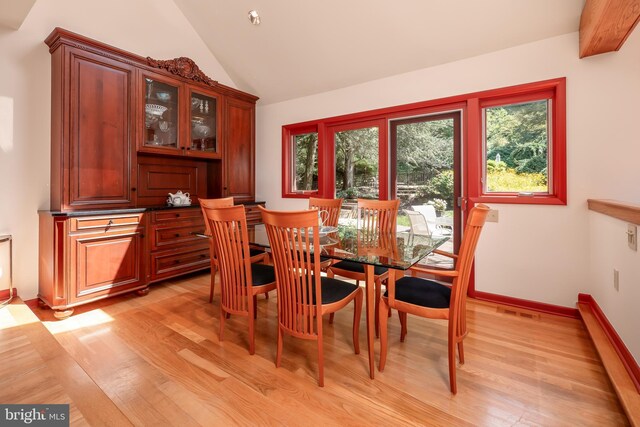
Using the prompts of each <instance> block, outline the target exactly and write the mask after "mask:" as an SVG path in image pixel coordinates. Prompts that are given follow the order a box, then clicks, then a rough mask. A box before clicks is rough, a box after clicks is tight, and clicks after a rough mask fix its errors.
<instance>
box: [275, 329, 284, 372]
mask: <svg viewBox="0 0 640 427" xmlns="http://www.w3.org/2000/svg"><path fill="white" fill-rule="evenodd" d="M282 338H283V337H282V328H281V327H280V325H278V345H277V347H276V368H279V367H280V359H281V358H282Z"/></svg>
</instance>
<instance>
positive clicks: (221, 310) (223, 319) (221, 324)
mask: <svg viewBox="0 0 640 427" xmlns="http://www.w3.org/2000/svg"><path fill="white" fill-rule="evenodd" d="M227 316H228V314H227V313H225V312H224V308H222V304H220V338H219V340H220V342H222V335H223V334H224V321H225V319H226V318H227Z"/></svg>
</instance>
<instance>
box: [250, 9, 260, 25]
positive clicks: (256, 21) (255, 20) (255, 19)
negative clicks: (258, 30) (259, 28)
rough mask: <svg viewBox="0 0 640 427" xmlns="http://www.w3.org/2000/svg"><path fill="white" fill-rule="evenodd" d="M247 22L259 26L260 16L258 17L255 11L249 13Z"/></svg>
mask: <svg viewBox="0 0 640 427" xmlns="http://www.w3.org/2000/svg"><path fill="white" fill-rule="evenodd" d="M249 21H251V23H252V24H253V25H260V15H258V11H257V10H250V11H249Z"/></svg>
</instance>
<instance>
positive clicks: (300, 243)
mask: <svg viewBox="0 0 640 427" xmlns="http://www.w3.org/2000/svg"><path fill="white" fill-rule="evenodd" d="M261 209H262V219H263V221H264V223H265V225H266V228H267V235H268V236H269V243H270V246H271V256H272V258H273V265H274V267H275V271H276V283H277V289H278V347H277V353H276V367H279V366H280V360H281V357H282V344H283V338H284V337H283V336H284V334H285V333H286V334H289V335H292V336H294V337H297V338H302V339H308V340H316V341H317V343H318V385H320V387H322V386H324V356H323V346H322V342H323V339H322V316H323V315H324V314H327V313H333V312H335V311H337V310H340V309H341V308H343V307H345V306H346V305H347V304H349V302H351V301H354V303H355V308H354V311H353V346H354V349H355V353H356V354H358V353H360V345H359V342H358V340H359V328H360V315H361V313H362V298H363V297H362V294H363V293H362V289H360V287H358V286H357V285H354V284H351V283H347V282H343V281H342V280H337V279H332V278H329V277H323V276H321V275H320V243H319V241H320V235H319V232H318V228H319V226H318V214H317V213H316V212H315V211H297V212H275V211H269V210H266V209H264V208H262V207H261Z"/></svg>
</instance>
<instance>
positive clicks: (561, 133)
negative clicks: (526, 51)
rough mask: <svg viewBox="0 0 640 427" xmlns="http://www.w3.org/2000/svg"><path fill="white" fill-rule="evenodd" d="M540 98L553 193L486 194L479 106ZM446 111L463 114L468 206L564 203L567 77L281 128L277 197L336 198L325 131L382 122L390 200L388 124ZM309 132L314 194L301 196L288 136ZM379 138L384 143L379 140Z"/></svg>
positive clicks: (384, 191)
mask: <svg viewBox="0 0 640 427" xmlns="http://www.w3.org/2000/svg"><path fill="white" fill-rule="evenodd" d="M540 97H548V99H551V100H552V105H553V109H552V123H551V135H552V144H551V150H552V151H551V163H550V164H549V166H548V167H549V168H552V169H551V173H550V176H551V179H552V182H550V184H551V186H550V189H551V191H552V192H551V193H549V194H535V195H533V196H522V195H519V194H517V193H488V194H485V193H484V192H483V186H482V173H483V162H484V157H483V156H484V150H483V146H482V144H483V141H482V108H483V107H487V106H497V105H503V104H512V103H514V100H516V102H523V100H527V99H528V100H533V99H541V98H540ZM545 99H547V98H545ZM451 109H460V110H462V111H463V115H462V121H463V124H462V126H463V129H464V131H463V140H462V146H463V148H462V151H463V154H462V155H463V159H462V167H463V172H462V176H463V183H462V188H463V189H464V190H463V191H464V192H465V196H464V197H465V198H467V199H468V200H469V202H471V203H470V204H471V205H472V204H474V203H508V204H545V205H566V204H567V159H566V79H565V78H564V77H563V78H558V79H552V80H545V81H540V82H534V83H526V84H522V85H517V86H510V87H505V88H500V89H491V90H487V91H482V92H475V93H470V94H464V95H457V96H452V97H448V98H441V99H435V100H430V101H423V102H417V103H413V104H406V105H400V106H395V107H389V108H383V109H379V110H372V111H363V112H359V113H353V114H348V115H344V116H337V117H330V118H324V119H319V120H313V121H308V122H303V123H296V124H290V125H285V126H283V128H282V197H283V198H308V197H310V196H320V197H333V195H334V194H335V177H334V173H335V171H334V169H335V165H334V164H333V162H332V160H333V140H332V138H331V137H330V135H329V133H330V132H328V131H327V129H328V128H329V127H334V126H338V125H353V126H356V127H357V126H359V125H361V124H362V123H363V122H373V121H377V120H381V121H383V122H384V125H382V126H381V128H380V139H381V141H380V153H381V154H380V164H379V167H380V168H381V169H380V198H381V199H386V198H388V197H390V195H391V193H390V191H389V176H388V174H389V173H390V172H389V169H388V166H389V165H388V161H389V160H388V159H389V152H388V147H389V145H388V141H387V139H388V123H389V120H391V119H399V118H402V117H412V116H418V115H421V114H431V113H433V112H437V111H447V110H451ZM314 131H317V132H318V191H317V192H316V191H314V192H304V193H301V192H295V191H292V188H291V187H292V181H291V180H292V173H291V172H292V166H293V164H292V158H291V155H292V150H291V141H292V139H291V138H292V136H295V135H297V134H302V133H308V132H314ZM383 132H384V133H383ZM383 138H384V144H383V142H382V139H383ZM383 167H384V168H385V174H384V175H383V173H382V168H383ZM469 207H470V206H469Z"/></svg>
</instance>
